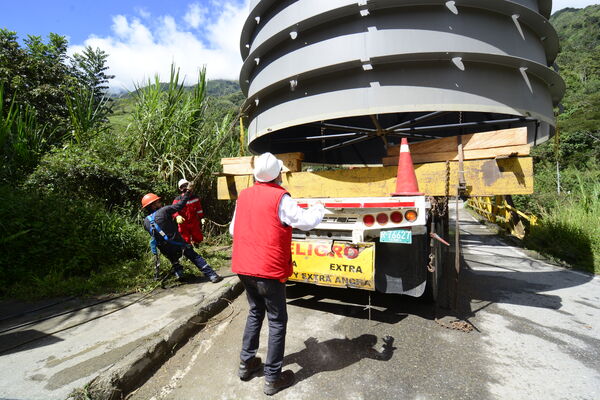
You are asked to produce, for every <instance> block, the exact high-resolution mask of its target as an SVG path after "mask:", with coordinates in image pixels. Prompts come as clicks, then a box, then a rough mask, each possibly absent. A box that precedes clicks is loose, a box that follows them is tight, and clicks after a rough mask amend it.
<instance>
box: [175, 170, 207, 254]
mask: <svg viewBox="0 0 600 400" xmlns="http://www.w3.org/2000/svg"><path fill="white" fill-rule="evenodd" d="M189 184H190V183H189V182H188V181H187V180H186V179H180V180H179V182H178V183H177V188H178V189H179V193H181V194H180V195H179V196H177V197H175V200H173V204H177V203H179V202H180V201H181V200H182V199H183V196H184V194H185V193H186V191H187V187H188V185H189ZM173 216H174V217H175V220H176V221H177V229H178V230H179V233H180V234H181V237H183V240H185V241H186V242H187V243H189V244H191V245H198V244H200V242H202V240H204V235H202V218H204V211H203V210H202V203H200V198H199V197H198V196H196V195H192V196H191V197H190V199H189V200H188V202H187V204H186V205H185V207H184V208H183V210H181V211H179V212H177V213H175V214H174V215H173Z"/></svg>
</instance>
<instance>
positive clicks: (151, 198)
mask: <svg viewBox="0 0 600 400" xmlns="http://www.w3.org/2000/svg"><path fill="white" fill-rule="evenodd" d="M156 200H160V197H158V196H157V195H155V194H154V193H148V194H146V195H144V197H142V208H146V207H148V206H149V205H150V204H152V203H154V202H155V201H156Z"/></svg>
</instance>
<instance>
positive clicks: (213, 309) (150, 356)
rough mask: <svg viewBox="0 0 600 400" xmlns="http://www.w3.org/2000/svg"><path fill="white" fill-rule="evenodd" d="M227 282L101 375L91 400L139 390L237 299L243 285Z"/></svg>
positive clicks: (89, 389) (93, 383)
mask: <svg viewBox="0 0 600 400" xmlns="http://www.w3.org/2000/svg"><path fill="white" fill-rule="evenodd" d="M232 278H233V279H231V280H229V279H227V278H226V279H225V280H224V282H225V283H230V285H223V286H222V287H221V288H219V289H218V290H217V291H215V292H213V293H211V294H210V295H208V296H206V297H205V298H204V299H203V300H202V301H201V302H200V303H199V304H198V308H197V309H196V310H194V311H192V312H190V313H188V314H187V315H184V316H182V317H181V318H179V319H177V320H176V321H174V322H172V323H170V324H169V325H167V326H165V327H164V328H162V329H161V330H159V331H158V332H157V334H156V337H155V338H154V339H151V340H149V341H148V342H146V343H145V344H144V345H142V346H140V347H138V348H137V349H135V350H134V351H132V352H131V353H129V354H128V355H127V356H126V357H124V358H123V359H121V360H119V361H118V362H116V363H115V364H113V365H112V366H111V367H109V368H108V369H107V370H105V371H103V372H101V373H100V374H99V375H98V376H96V377H95V378H94V379H92V380H91V381H90V382H89V383H88V384H87V385H86V387H85V393H86V394H87V396H88V398H89V399H91V400H117V399H122V398H124V397H125V396H126V395H127V394H129V393H131V392H132V391H134V390H135V389H137V388H138V387H140V386H141V385H142V384H143V383H144V382H145V381H146V380H147V379H148V378H149V377H150V376H151V375H152V374H153V373H154V372H155V371H156V370H158V368H159V367H160V366H161V365H162V364H163V363H164V362H165V361H166V360H168V359H169V358H170V357H171V356H172V355H173V354H174V353H175V349H176V348H177V347H179V346H180V345H182V344H183V343H185V342H186V341H187V340H188V339H189V338H190V337H191V336H192V335H194V334H196V333H197V332H199V331H200V330H201V329H202V324H201V323H202V322H206V321H208V320H209V319H210V318H212V317H213V316H215V315H217V314H218V313H219V312H221V311H222V310H224V309H225V308H226V307H227V306H228V304H229V302H230V300H233V299H235V298H236V297H238V296H239V295H240V294H241V293H242V291H243V285H242V283H241V281H240V280H239V278H238V277H237V276H233V277H232Z"/></svg>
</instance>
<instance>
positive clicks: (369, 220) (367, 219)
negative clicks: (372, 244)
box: [363, 215, 375, 226]
mask: <svg viewBox="0 0 600 400" xmlns="http://www.w3.org/2000/svg"><path fill="white" fill-rule="evenodd" d="M363 224H365V226H373V225H375V217H374V216H372V215H365V216H364V217H363Z"/></svg>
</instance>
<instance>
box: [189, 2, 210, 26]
mask: <svg viewBox="0 0 600 400" xmlns="http://www.w3.org/2000/svg"><path fill="white" fill-rule="evenodd" d="M207 12H208V10H206V9H205V8H202V7H200V5H199V4H198V3H193V4H190V5H189V6H188V12H187V13H186V14H185V16H184V17H183V20H184V21H185V22H187V24H188V27H190V28H194V29H198V28H199V27H200V24H201V23H203V22H204V18H205V16H206V14H207Z"/></svg>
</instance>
